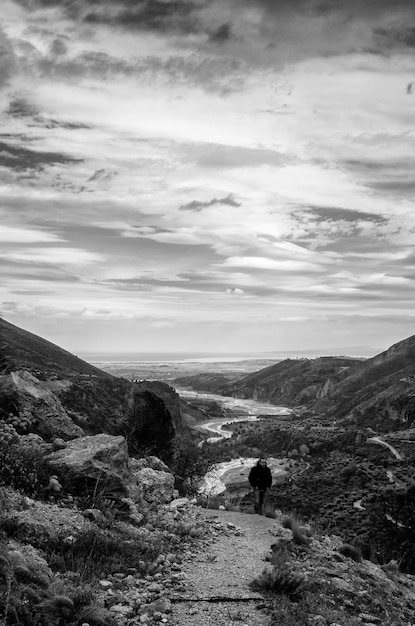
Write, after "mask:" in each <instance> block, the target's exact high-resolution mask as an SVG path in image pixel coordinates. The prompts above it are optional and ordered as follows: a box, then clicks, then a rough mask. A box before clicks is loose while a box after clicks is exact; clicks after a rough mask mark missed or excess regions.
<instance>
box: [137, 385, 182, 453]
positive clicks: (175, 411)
mask: <svg viewBox="0 0 415 626" xmlns="http://www.w3.org/2000/svg"><path fill="white" fill-rule="evenodd" d="M126 425H127V428H128V429H129V432H128V433H127V436H128V441H129V445H130V447H131V451H132V452H135V451H138V450H142V449H143V448H144V449H145V448H150V449H151V450H152V451H153V452H159V451H161V450H163V449H166V448H167V447H168V445H169V442H170V441H171V440H172V439H173V437H174V436H175V435H176V434H177V433H179V432H181V431H182V430H183V428H184V423H183V417H182V411H181V406H180V398H179V396H178V394H177V393H176V392H175V391H174V389H172V388H171V387H169V386H168V385H166V384H165V383H161V382H157V381H142V382H140V383H135V384H134V385H133V388H132V390H131V395H130V398H129V415H128V418H127V424H126Z"/></svg>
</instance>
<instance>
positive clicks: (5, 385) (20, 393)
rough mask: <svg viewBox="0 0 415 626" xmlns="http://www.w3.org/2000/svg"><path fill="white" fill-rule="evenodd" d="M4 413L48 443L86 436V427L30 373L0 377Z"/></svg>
mask: <svg viewBox="0 0 415 626" xmlns="http://www.w3.org/2000/svg"><path fill="white" fill-rule="evenodd" d="M0 411H1V413H2V415H3V417H6V418H8V421H12V423H13V419H12V416H14V417H15V418H17V419H16V425H17V427H18V425H19V424H22V425H23V426H24V428H25V429H27V430H30V432H33V433H36V434H38V435H40V436H41V437H42V438H43V439H44V440H46V441H51V440H52V439H54V438H55V437H61V438H62V439H65V440H67V439H73V438H74V437H80V436H82V435H83V431H82V428H80V427H79V426H77V425H76V424H75V423H74V422H73V421H72V419H71V418H70V417H69V415H68V413H67V412H66V411H65V409H64V407H63V405H62V403H61V402H60V401H59V400H58V398H57V397H56V396H55V395H54V394H53V393H52V392H51V391H50V390H49V389H48V388H47V387H46V386H45V385H44V383H43V382H42V381H39V380H38V379H37V378H36V377H35V376H33V374H31V373H30V372H26V371H15V372H10V373H9V374H6V375H4V376H0ZM9 418H10V419H9Z"/></svg>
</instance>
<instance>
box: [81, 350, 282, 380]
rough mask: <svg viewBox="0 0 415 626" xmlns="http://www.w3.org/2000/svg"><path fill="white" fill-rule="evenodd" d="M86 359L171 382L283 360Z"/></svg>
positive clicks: (179, 355)
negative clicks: (183, 377)
mask: <svg viewBox="0 0 415 626" xmlns="http://www.w3.org/2000/svg"><path fill="white" fill-rule="evenodd" d="M78 356H81V358H83V359H84V360H85V361H88V362H89V363H91V364H92V365H95V366H96V367H99V369H101V370H104V371H105V372H108V373H109V374H112V375H113V376H122V377H123V378H127V379H128V380H160V381H164V382H172V381H173V380H174V379H175V378H178V377H180V376H191V375H193V374H201V373H209V372H211V373H213V372H219V373H222V374H239V375H243V374H248V373H250V372H255V371H258V370H260V369H262V368H264V367H268V366H269V365H273V364H275V363H278V362H279V361H281V360H282V358H284V357H281V356H279V358H278V357H275V358H272V357H271V356H269V355H264V354H246V355H242V354H222V355H221V354H215V355H213V354H206V353H204V354H202V353H200V354H196V353H187V352H175V353H154V352H152V353H137V354H132V353H131V354H83V355H78Z"/></svg>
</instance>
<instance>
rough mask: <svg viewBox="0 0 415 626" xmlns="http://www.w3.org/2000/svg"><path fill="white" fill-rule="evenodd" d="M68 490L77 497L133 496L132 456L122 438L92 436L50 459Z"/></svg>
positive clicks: (50, 463) (51, 456)
mask: <svg viewBox="0 0 415 626" xmlns="http://www.w3.org/2000/svg"><path fill="white" fill-rule="evenodd" d="M46 460H47V462H48V464H49V466H50V467H51V469H52V470H53V472H54V473H56V474H57V475H58V476H59V478H60V480H61V481H62V482H63V484H64V486H65V487H66V489H68V490H69V491H70V492H72V493H74V494H75V493H76V494H77V495H82V494H90V495H91V494H94V495H95V497H98V496H102V497H107V498H120V497H126V496H128V495H129V491H128V488H127V485H128V483H129V482H130V471H129V469H128V452H127V444H126V441H125V438H124V437H122V436H121V435H119V436H117V437H115V436H113V435H106V434H100V435H92V436H89V437H80V438H79V439H74V440H73V441H69V442H68V443H67V445H66V447H65V448H63V449H62V450H57V451H56V452H53V453H52V454H49V455H48V457H47V459H46Z"/></svg>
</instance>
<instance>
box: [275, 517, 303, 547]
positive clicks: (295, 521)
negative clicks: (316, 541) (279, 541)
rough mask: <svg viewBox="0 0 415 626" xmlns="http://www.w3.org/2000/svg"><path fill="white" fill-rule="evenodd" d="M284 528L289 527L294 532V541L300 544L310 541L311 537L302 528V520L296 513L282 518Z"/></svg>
mask: <svg viewBox="0 0 415 626" xmlns="http://www.w3.org/2000/svg"><path fill="white" fill-rule="evenodd" d="M281 523H282V525H283V527H284V528H289V529H290V530H291V532H292V534H293V541H294V543H296V544H298V545H304V544H307V543H309V538H308V537H307V535H306V534H305V533H304V531H303V530H302V529H301V521H300V519H299V518H298V517H296V516H295V515H287V516H285V517H284V518H283V519H282V522H281Z"/></svg>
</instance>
